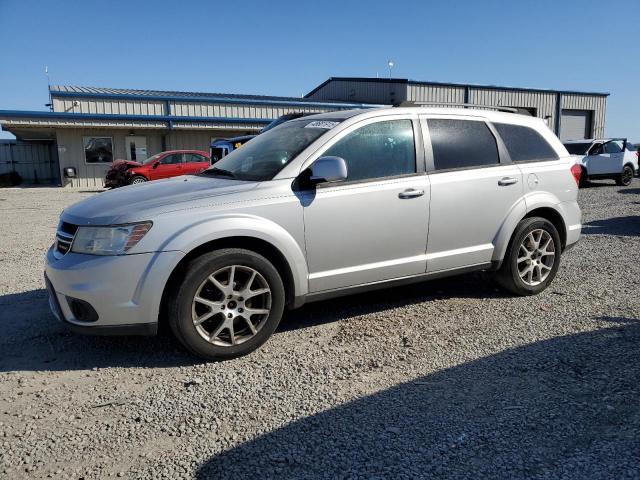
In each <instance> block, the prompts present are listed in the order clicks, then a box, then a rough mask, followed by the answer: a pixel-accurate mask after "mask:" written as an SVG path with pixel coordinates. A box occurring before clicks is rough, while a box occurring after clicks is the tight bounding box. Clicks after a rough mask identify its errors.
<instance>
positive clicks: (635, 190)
mask: <svg viewBox="0 0 640 480" xmlns="http://www.w3.org/2000/svg"><path fill="white" fill-rule="evenodd" d="M618 193H625V194H626V193H635V194H636V195H638V194H640V188H626V189H622V190H618Z"/></svg>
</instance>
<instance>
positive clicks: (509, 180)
mask: <svg viewBox="0 0 640 480" xmlns="http://www.w3.org/2000/svg"><path fill="white" fill-rule="evenodd" d="M514 183H518V179H517V178H513V177H504V178H501V179H500V180H498V185H500V186H501V187H505V186H507V185H513V184H514Z"/></svg>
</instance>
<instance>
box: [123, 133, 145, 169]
mask: <svg viewBox="0 0 640 480" xmlns="http://www.w3.org/2000/svg"><path fill="white" fill-rule="evenodd" d="M124 143H125V146H126V148H125V150H126V151H127V160H132V161H134V162H140V163H142V162H144V161H145V160H146V159H147V137H139V136H134V135H132V136H128V137H124Z"/></svg>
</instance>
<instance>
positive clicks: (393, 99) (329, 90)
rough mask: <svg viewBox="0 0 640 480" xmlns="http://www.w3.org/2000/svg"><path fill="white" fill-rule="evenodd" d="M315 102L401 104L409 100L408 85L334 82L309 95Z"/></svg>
mask: <svg viewBox="0 0 640 480" xmlns="http://www.w3.org/2000/svg"><path fill="white" fill-rule="evenodd" d="M308 98H310V99H313V100H341V101H347V102H362V103H383V104H393V103H400V102H403V101H405V100H406V99H407V84H406V83H400V82H385V81H383V80H381V81H377V82H359V81H347V80H334V81H332V82H329V83H327V84H326V85H325V86H324V87H322V88H321V89H319V90H318V91H316V92H314V93H313V94H311V95H309V97H308Z"/></svg>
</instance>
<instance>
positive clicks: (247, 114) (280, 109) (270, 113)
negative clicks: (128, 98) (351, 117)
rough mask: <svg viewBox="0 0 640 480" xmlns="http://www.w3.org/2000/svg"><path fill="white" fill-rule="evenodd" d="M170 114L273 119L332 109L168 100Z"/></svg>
mask: <svg viewBox="0 0 640 480" xmlns="http://www.w3.org/2000/svg"><path fill="white" fill-rule="evenodd" d="M169 103H170V105H171V115H175V116H179V117H228V118H261V119H265V120H274V119H276V118H278V117H279V116H281V115H284V114H285V113H292V112H305V113H322V112H329V111H331V110H333V109H330V108H323V107H317V106H300V107H286V106H277V105H243V104H238V105H235V104H216V103H197V102H175V101H171V102H169Z"/></svg>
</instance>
